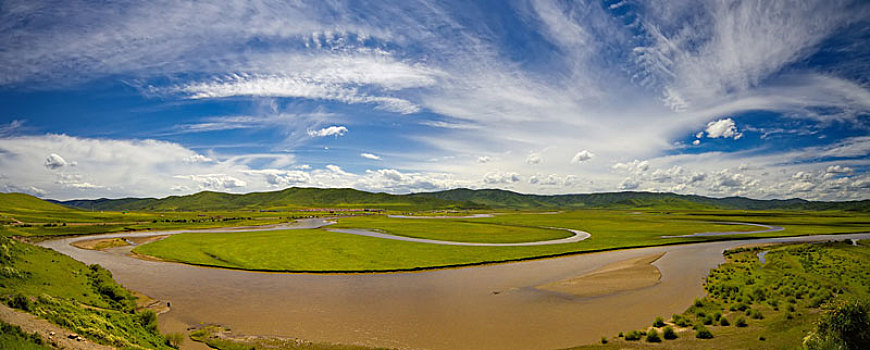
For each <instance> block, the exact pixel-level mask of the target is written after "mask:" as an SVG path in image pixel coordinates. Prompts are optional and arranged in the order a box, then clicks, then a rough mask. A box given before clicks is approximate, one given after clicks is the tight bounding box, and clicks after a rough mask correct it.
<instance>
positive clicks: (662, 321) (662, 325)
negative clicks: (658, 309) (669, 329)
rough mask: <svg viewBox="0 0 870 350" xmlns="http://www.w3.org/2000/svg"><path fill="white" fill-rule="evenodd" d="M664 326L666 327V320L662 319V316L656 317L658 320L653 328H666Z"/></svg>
mask: <svg viewBox="0 0 870 350" xmlns="http://www.w3.org/2000/svg"><path fill="white" fill-rule="evenodd" d="M664 326H665V320H664V319H662V317H661V316H659V317H656V320H655V321H654V322H653V327H664Z"/></svg>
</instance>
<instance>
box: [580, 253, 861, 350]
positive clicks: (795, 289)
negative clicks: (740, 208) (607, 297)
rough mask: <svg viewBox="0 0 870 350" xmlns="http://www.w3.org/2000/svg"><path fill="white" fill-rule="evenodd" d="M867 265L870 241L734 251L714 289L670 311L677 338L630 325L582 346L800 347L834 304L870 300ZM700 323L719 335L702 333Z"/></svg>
mask: <svg viewBox="0 0 870 350" xmlns="http://www.w3.org/2000/svg"><path fill="white" fill-rule="evenodd" d="M763 250H768V251H769V252H768V253H767V255H766V256H765V259H766V260H767V262H766V263H765V264H762V263H760V261H759V259H758V257H757V254H758V253H759V252H761V251H763ZM868 264H870V247H867V246H862V245H859V246H853V245H851V244H848V243H843V242H836V243H822V244H800V245H785V246H774V247H766V248H754V249H736V250H732V251H729V252H726V263H724V264H722V265H720V266H719V267H718V268H716V269H714V270H712V271H711V272H710V275H709V276H708V277H707V282H706V285H705V289H706V290H707V296H706V297H705V298H703V299H701V300H697V301H696V302H695V304H694V305H692V306H690V307H689V308H688V309H687V310H686V311H685V312H683V313H682V314H679V315H674V316H673V317H671V318H670V322H668V326H671V327H672V328H675V329H676V330H677V331H676V333H677V335H678V338H677V339H675V340H668V339H665V340H664V343H663V344H659V343H658V342H650V341H647V340H646V339H645V338H644V337H643V336H641V337H640V339H636V340H627V339H629V338H631V337H625V335H628V334H629V333H631V331H626V332H622V334H623V337H619V336H609V337H605V338H606V339H607V344H600V345H590V346H584V347H579V348H577V349H626V348H630V349H646V348H661V347H663V346H664V347H665V348H668V349H799V348H801V343H802V341H803V339H804V337H806V336H807V335H808V334H809V333H810V332H811V331H812V330H813V328H814V323H815V322H816V320H818V319H819V315H820V313H822V312H825V311H824V310H825V309H827V308H828V307H829V305H835V304H837V303H838V301H842V300H865V301H866V300H870V288H868V286H870V274H868V273H867V266H868ZM723 319H725V320H727V321H725V322H723V321H722V320H723ZM741 320H742V322H741ZM650 324H651V325H652V324H653V321H652V320H650ZM740 324H743V326H739V325H740ZM662 326H664V325H663V324H660V325H659V327H655V328H656V330H657V332H661V331H662V330H663V328H662ZM695 327H698V328H701V327H703V328H706V329H708V330H709V331H710V334H712V336H713V338H712V339H699V338H697V334H698V332H699V331H698V330H693V328H695ZM652 328H653V327H650V328H647V329H644V330H641V331H642V332H643V334H647V333H649V329H652ZM638 333H640V332H639V331H636V330H635V331H634V334H638ZM660 341H661V340H660Z"/></svg>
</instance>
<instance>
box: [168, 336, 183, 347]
mask: <svg viewBox="0 0 870 350" xmlns="http://www.w3.org/2000/svg"><path fill="white" fill-rule="evenodd" d="M165 338H166V345H169V346H171V347H173V348H176V349H178V348H179V347H180V346H181V343H182V342H184V338H185V336H184V334H182V333H169V334H167V335H166V336H165Z"/></svg>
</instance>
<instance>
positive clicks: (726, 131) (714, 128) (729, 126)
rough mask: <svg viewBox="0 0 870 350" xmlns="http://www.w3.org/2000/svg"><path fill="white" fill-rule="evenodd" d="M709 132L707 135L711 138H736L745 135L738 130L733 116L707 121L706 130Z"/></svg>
mask: <svg viewBox="0 0 870 350" xmlns="http://www.w3.org/2000/svg"><path fill="white" fill-rule="evenodd" d="M704 131H706V132H707V137H709V138H713V139H715V138H720V137H723V138H726V139H727V138H733V139H735V140H738V139H740V138H741V137H743V133H741V132H738V131H737V125H736V124H735V123H734V120H733V119H731V118H725V119H719V120H716V121H712V122H709V123H707V128H706V129H705V130H704Z"/></svg>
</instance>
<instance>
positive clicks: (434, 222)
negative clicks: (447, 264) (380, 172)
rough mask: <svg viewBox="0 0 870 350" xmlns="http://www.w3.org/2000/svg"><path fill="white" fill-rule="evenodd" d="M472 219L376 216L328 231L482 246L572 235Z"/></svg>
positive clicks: (345, 222)
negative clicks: (353, 230)
mask: <svg viewBox="0 0 870 350" xmlns="http://www.w3.org/2000/svg"><path fill="white" fill-rule="evenodd" d="M474 220H475V219H469V220H465V221H462V220H459V219H397V218H388V217H385V216H376V217H359V218H347V219H341V220H339V223H338V224H336V225H333V226H330V227H329V228H361V229H369V230H378V231H381V232H385V233H389V234H392V235H397V236H405V237H414V238H425V239H434V240H442V241H455V242H483V243H515V242H534V241H548V240H554V239H560V238H565V237H571V236H572V235H573V233H571V232H568V231H565V230H556V229H550V228H541V227H533V226H520V225H512V224H500V223H487V222H476V221H474Z"/></svg>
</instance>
